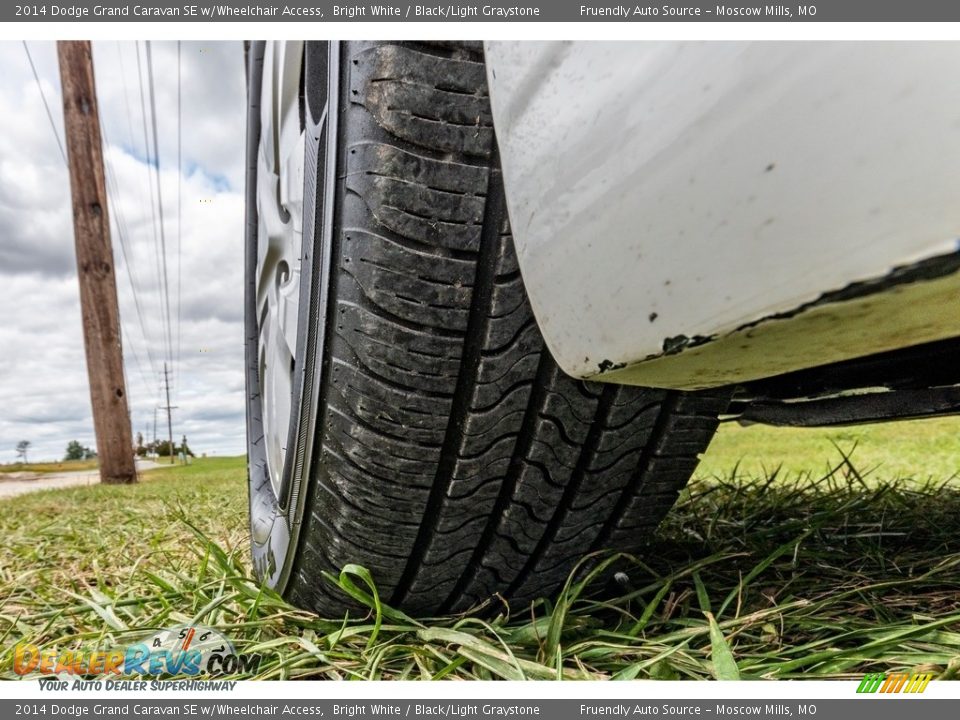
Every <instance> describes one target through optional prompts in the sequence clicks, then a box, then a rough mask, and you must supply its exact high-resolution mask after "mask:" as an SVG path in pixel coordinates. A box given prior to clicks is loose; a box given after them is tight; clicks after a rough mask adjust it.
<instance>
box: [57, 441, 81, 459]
mask: <svg viewBox="0 0 960 720" xmlns="http://www.w3.org/2000/svg"><path fill="white" fill-rule="evenodd" d="M85 450H86V448H84V447H83V445H81V444H80V443H79V442H77V441H76V440H71V441H70V442H68V443H67V453H66V455H64V456H63V459H64V460H83V458H84V456H85V454H86V453H85V452H84V451H85Z"/></svg>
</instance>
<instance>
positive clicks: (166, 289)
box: [146, 40, 173, 404]
mask: <svg viewBox="0 0 960 720" xmlns="http://www.w3.org/2000/svg"><path fill="white" fill-rule="evenodd" d="M152 44H153V43H152V42H151V41H150V40H147V46H146V47H147V82H148V84H149V88H150V111H151V120H152V122H153V154H154V156H155V157H156V159H157V164H156V165H154V168H153V169H154V173H155V175H156V180H157V182H156V186H157V209H158V211H159V212H158V214H159V216H160V254H161V258H160V259H161V266H162V268H163V299H164V305H165V309H166V318H167V354H166V357H167V360H168V361H170V362H171V363H172V361H173V338H172V335H171V326H170V279H169V278H170V276H169V274H168V271H167V238H166V233H165V230H164V222H163V190H162V188H161V182H160V149H159V145H158V143H157V136H158V132H157V98H156V92H155V90H154V81H153V78H154V74H153V52H152ZM168 404H169V403H168Z"/></svg>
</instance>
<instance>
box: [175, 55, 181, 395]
mask: <svg viewBox="0 0 960 720" xmlns="http://www.w3.org/2000/svg"><path fill="white" fill-rule="evenodd" d="M180 55H181V53H180V41H179V40H177V361H176V362H175V363H174V365H173V368H174V375H173V377H174V387H175V388H176V389H177V397H178V398H179V397H180V349H181V347H182V342H181V340H182V337H183V336H182V333H181V331H180V320H181V317H182V313H181V307H182V304H181V292H180V289H181V277H182V275H181V268H182V266H183V263H182V257H183V253H182V252H181V248H182V246H183V225H182V217H183V216H182V212H181V206H182V203H181V197H182V194H181V186H182V180H183V105H182V104H181V102H180V99H181V92H182V88H183V85H182V83H181V82H180Z"/></svg>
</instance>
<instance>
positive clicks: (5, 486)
mask: <svg viewBox="0 0 960 720" xmlns="http://www.w3.org/2000/svg"><path fill="white" fill-rule="evenodd" d="M156 467H170V466H169V465H166V464H158V463H155V462H153V461H151V460H137V470H150V469H151V468H156ZM29 475H32V477H24V476H29ZM99 482H100V473H99V471H97V470H75V471H73V472H65V473H57V474H52V473H50V474H42V473H17V477H16V478H12V479H5V478H3V476H2V475H0V499H3V498H9V497H14V496H16V495H23V494H24V493H28V492H36V491H37V490H53V489H54V488H64V487H76V486H77V485H96V484H98V483H99Z"/></svg>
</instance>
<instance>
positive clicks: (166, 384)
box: [163, 363, 177, 465]
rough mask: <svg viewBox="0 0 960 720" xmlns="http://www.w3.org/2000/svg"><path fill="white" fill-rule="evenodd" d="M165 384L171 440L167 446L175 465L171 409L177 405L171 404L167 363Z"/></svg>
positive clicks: (168, 431)
mask: <svg viewBox="0 0 960 720" xmlns="http://www.w3.org/2000/svg"><path fill="white" fill-rule="evenodd" d="M163 386H164V388H165V389H166V391H167V406H166V408H165V409H166V411H167V433H168V434H169V435H168V437H169V442H170V445H168V446H167V447H168V448H169V450H170V464H171V465H173V420H172V416H171V414H170V411H171V410H176V409H177V406H176V405H171V404H170V373H169V371H168V370H167V364H166V363H164V364H163Z"/></svg>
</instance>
